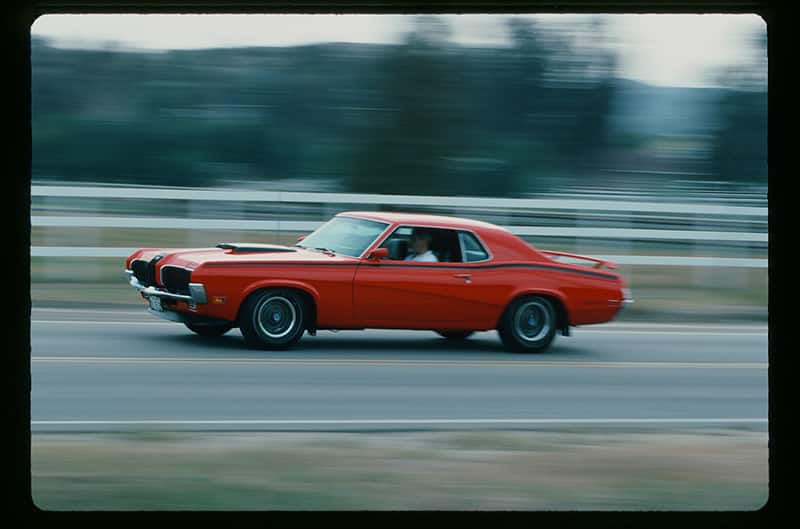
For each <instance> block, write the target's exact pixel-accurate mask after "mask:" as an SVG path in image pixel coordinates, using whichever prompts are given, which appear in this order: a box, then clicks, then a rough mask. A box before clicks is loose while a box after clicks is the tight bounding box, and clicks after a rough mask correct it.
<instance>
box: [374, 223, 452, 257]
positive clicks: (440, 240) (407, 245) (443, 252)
mask: <svg viewBox="0 0 800 529" xmlns="http://www.w3.org/2000/svg"><path fill="white" fill-rule="evenodd" d="M414 229H415V227H414V226H400V227H398V228H397V229H396V230H395V231H394V232H393V233H392V234H391V235H389V237H387V238H386V240H385V241H383V243H382V244H381V246H380V247H381V248H387V249H388V250H389V259H391V260H394V261H403V260H405V259H406V257H408V256H409V254H411V253H413V242H412V240H411V238H412V235H413V233H414ZM417 229H422V230H424V231H425V232H427V233H428V234H429V235H430V237H431V241H430V246H429V248H430V250H431V251H432V252H433V254H434V255H435V256H436V259H435V261H437V262H461V251H460V248H459V240H458V234H457V232H456V231H455V230H450V229H446V228H429V227H418V228H417ZM432 260H433V259H432Z"/></svg>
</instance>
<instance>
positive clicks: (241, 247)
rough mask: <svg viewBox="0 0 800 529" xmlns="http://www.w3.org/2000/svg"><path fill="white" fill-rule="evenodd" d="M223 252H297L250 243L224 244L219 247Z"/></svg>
mask: <svg viewBox="0 0 800 529" xmlns="http://www.w3.org/2000/svg"><path fill="white" fill-rule="evenodd" d="M217 248H222V249H223V250H233V253H251V252H296V251H297V250H296V249H295V248H290V247H289V246H281V245H278V244H254V243H249V242H224V243H220V244H218V245H217Z"/></svg>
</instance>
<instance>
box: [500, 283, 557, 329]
mask: <svg viewBox="0 0 800 529" xmlns="http://www.w3.org/2000/svg"><path fill="white" fill-rule="evenodd" d="M530 296H539V297H542V298H545V299H547V300H548V301H549V302H550V303H552V304H553V309H554V310H555V311H556V328H557V329H558V330H560V331H563V330H564V329H569V315H568V314H567V308H566V307H565V306H564V303H562V302H561V299H560V298H558V297H557V296H554V295H552V294H540V293H538V292H526V293H524V294H519V295H518V296H515V297H514V298H512V299H511V300H510V301H509V302H508V303H507V304H506V308H505V309H504V310H503V313H502V314H501V315H500V319H499V320H498V321H497V325H498V326H499V325H500V323H501V322H502V320H503V317H504V316H505V314H506V311H507V310H508V307H510V306H511V304H512V303H514V302H515V301H517V300H518V299H521V298H526V297H530Z"/></svg>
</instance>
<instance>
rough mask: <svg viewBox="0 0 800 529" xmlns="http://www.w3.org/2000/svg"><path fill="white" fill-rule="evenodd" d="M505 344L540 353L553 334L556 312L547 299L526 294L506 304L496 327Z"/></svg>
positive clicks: (518, 350)
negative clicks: (506, 306)
mask: <svg viewBox="0 0 800 529" xmlns="http://www.w3.org/2000/svg"><path fill="white" fill-rule="evenodd" d="M497 332H498V333H499V334H500V339H501V340H502V341H503V344H505V346H506V347H508V348H509V349H511V350H512V351H515V352H517V353H542V352H544V351H546V350H547V348H548V347H550V344H551V343H552V341H553V338H555V335H556V313H555V310H554V309H553V304H552V302H551V301H550V300H548V299H547V298H545V297H542V296H526V297H523V298H520V299H517V300H515V301H514V302H513V303H511V305H509V306H508V308H507V309H506V311H505V313H504V314H503V317H502V318H501V321H500V325H499V326H498V328H497Z"/></svg>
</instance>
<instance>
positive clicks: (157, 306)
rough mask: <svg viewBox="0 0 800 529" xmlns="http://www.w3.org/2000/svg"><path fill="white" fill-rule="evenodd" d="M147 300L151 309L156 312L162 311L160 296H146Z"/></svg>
mask: <svg viewBox="0 0 800 529" xmlns="http://www.w3.org/2000/svg"><path fill="white" fill-rule="evenodd" d="M147 300H148V301H149V302H150V308H151V309H153V310H155V311H158V312H164V307H162V306H161V298H157V297H155V296H153V297H150V298H147Z"/></svg>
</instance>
